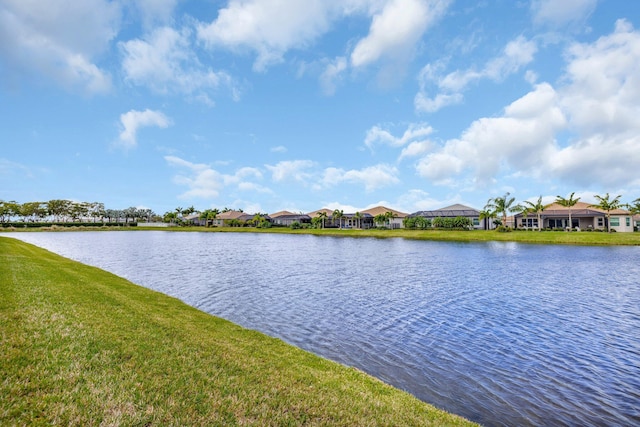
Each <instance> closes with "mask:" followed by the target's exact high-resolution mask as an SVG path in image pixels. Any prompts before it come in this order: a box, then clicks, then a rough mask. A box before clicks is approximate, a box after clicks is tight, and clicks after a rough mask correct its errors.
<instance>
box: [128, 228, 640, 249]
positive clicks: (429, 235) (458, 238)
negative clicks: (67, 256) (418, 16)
mask: <svg viewBox="0 0 640 427" xmlns="http://www.w3.org/2000/svg"><path fill="white" fill-rule="evenodd" d="M131 230H133V228H131ZM140 230H141V231H142V229H140ZM157 230H165V231H167V230H168V231H210V232H237V233H284V234H313V235H316V236H350V237H375V238H387V237H391V238H394V237H395V238H405V239H416V240H437V241H452V242H453V241H455V242H491V241H498V242H521V243H541V244H569V245H633V246H637V245H640V233H637V232H636V233H610V234H609V233H603V232H589V231H580V232H571V233H568V232H564V231H542V232H538V231H513V232H510V233H499V232H497V231H494V230H491V231H484V230H473V231H460V230H406V229H399V230H384V229H372V230H357V229H349V230H347V229H343V230H340V229H337V228H327V229H323V230H316V229H308V230H292V229H290V228H285V227H283V228H276V227H274V228H267V229H260V228H254V227H243V228H240V227H220V228H217V227H212V228H204V227H173V228H158V229H157Z"/></svg>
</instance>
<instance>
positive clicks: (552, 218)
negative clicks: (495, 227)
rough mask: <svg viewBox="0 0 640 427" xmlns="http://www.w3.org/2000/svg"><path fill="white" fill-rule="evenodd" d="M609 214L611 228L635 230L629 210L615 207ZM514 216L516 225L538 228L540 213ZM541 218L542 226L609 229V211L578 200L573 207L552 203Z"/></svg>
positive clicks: (626, 230)
mask: <svg viewBox="0 0 640 427" xmlns="http://www.w3.org/2000/svg"><path fill="white" fill-rule="evenodd" d="M569 210H571V224H569ZM609 215H610V217H611V230H615V231H620V232H628V231H633V216H632V215H631V213H630V212H629V211H626V210H624V209H615V210H612V211H610V212H609ZM514 218H515V226H516V227H518V228H527V229H531V228H533V229H537V228H538V215H536V214H533V213H529V214H528V215H524V214H523V213H519V214H517V215H515V216H514ZM540 220H541V222H542V228H549V229H563V230H565V229H567V228H569V227H571V228H573V229H578V230H605V231H606V230H607V212H606V211H603V210H602V209H598V208H596V207H594V206H592V205H591V204H589V203H585V202H578V203H576V204H575V206H572V207H571V208H568V207H565V206H561V205H559V204H557V203H552V204H551V205H549V206H547V207H546V208H545V210H544V211H542V212H541V213H540Z"/></svg>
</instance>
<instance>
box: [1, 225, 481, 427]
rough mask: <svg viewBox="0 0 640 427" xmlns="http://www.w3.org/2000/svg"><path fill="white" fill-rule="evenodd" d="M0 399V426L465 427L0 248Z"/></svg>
mask: <svg viewBox="0 0 640 427" xmlns="http://www.w3.org/2000/svg"><path fill="white" fill-rule="evenodd" d="M0 396H2V399H0V425H38V424H41V425H50V424H63V425H101V424H106V425H138V424H140V425H342V426H357V425H416V426H426V425H460V426H462V425H472V424H471V423H469V422H467V421H465V420H464V419H462V418H460V417H457V416H454V415H450V414H447V413H445V412H443V411H440V410H437V409H435V408H433V407H432V406H429V405H427V404H425V403H423V402H421V401H419V400H418V399H416V398H414V397H413V396H411V395H409V394H407V393H404V392H402V391H400V390H397V389H395V388H393V387H391V386H389V385H386V384H384V383H382V382H381V381H378V380H376V379H375V378H373V377H371V376H369V375H366V374H364V373H362V372H360V371H358V370H356V369H353V368H349V367H345V366H342V365H340V364H337V363H333V362H331V361H328V360H326V359H323V358H320V357H318V356H315V355H312V354H310V353H308V352H305V351H302V350H300V349H298V348H296V347H293V346H290V345H288V344H286V343H284V342H282V341H281V340H278V339H274V338H270V337H267V336H265V335H263V334H261V333H258V332H255V331H251V330H247V329H244V328H241V327H239V326H237V325H235V324H233V323H231V322H228V321H225V320H223V319H220V318H217V317H214V316H211V315H208V314H206V313H203V312H201V311H199V310H196V309H194V308H192V307H189V306H187V305H186V304H184V303H182V302H180V301H178V300H176V299H174V298H170V297H167V296H166V295H163V294H160V293H158V292H154V291H151V290H148V289H145V288H142V287H140V286H136V285H134V284H132V283H130V282H128V281H126V280H124V279H122V278H119V277H117V276H114V275H112V274H110V273H107V272H105V271H102V270H100V269H97V268H93V267H89V266H86V265H83V264H80V263H77V262H74V261H70V260H68V259H65V258H62V257H60V256H57V255H55V254H52V253H50V252H47V251H45V250H43V249H39V248H37V247H35V246H32V245H29V244H26V243H23V242H20V241H17V240H14V239H10V238H6V237H0ZM461 398H463V396H461Z"/></svg>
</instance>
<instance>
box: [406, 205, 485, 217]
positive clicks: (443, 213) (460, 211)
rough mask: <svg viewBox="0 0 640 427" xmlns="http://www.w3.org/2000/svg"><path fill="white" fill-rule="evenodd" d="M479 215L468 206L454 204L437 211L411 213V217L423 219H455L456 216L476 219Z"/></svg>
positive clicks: (478, 212)
mask: <svg viewBox="0 0 640 427" xmlns="http://www.w3.org/2000/svg"><path fill="white" fill-rule="evenodd" d="M478 215H480V211H478V210H477V209H474V208H471V207H469V206H465V205H461V204H455V205H451V206H447V207H446V208H442V209H437V210H433V211H419V212H416V213H412V214H411V216H414V217H415V216H422V217H425V218H438V217H440V218H455V217H458V216H462V217H476V216H478Z"/></svg>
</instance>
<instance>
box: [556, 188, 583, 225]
mask: <svg viewBox="0 0 640 427" xmlns="http://www.w3.org/2000/svg"><path fill="white" fill-rule="evenodd" d="M574 194H576V193H575V192H573V193H571V194H570V195H569V197H568V198H566V199H565V198H564V197H560V196H556V203H557V204H559V205H560V206H564V207H565V208H568V209H569V229H568V230H567V231H572V230H573V221H572V219H571V208H572V207H574V206H575V205H576V204H577V203H578V202H579V201H580V197H578V198H577V199H574V198H573V195H574Z"/></svg>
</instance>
